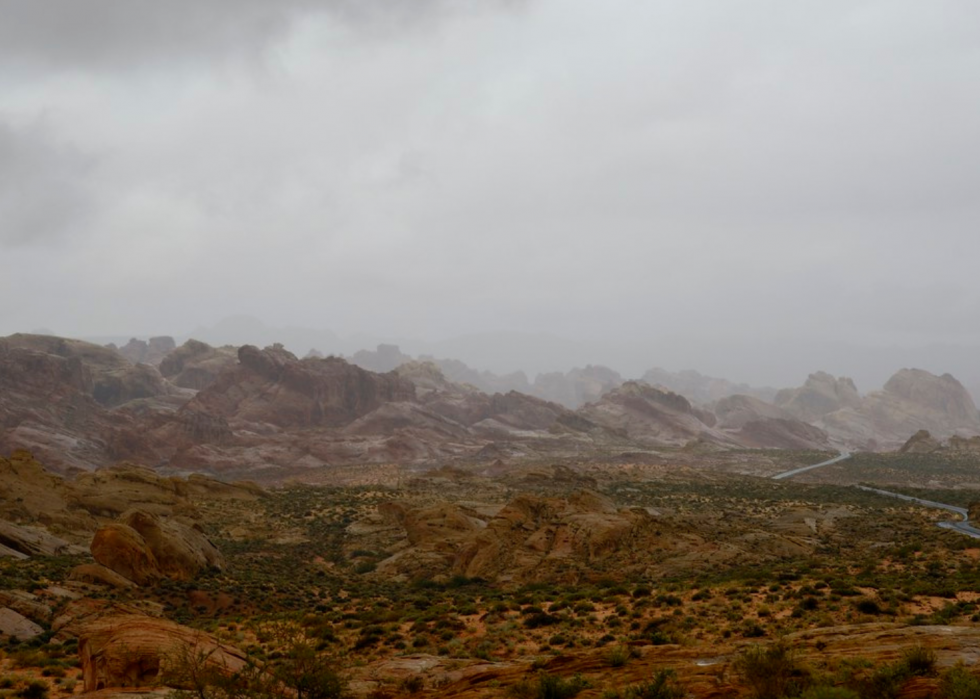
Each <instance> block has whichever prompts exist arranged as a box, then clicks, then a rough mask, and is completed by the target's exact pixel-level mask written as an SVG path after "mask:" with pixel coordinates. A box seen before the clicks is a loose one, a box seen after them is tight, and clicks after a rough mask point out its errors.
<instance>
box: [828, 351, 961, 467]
mask: <svg viewBox="0 0 980 699" xmlns="http://www.w3.org/2000/svg"><path fill="white" fill-rule="evenodd" d="M816 424H817V426H819V427H821V428H823V429H824V430H826V431H827V432H828V433H829V434H830V435H831V436H832V437H836V438H837V439H839V440H841V441H844V442H846V443H848V444H851V445H855V446H859V447H860V446H863V445H865V444H867V443H868V442H873V443H875V444H877V445H878V446H879V447H880V448H883V449H897V448H899V447H900V446H901V445H902V444H904V443H905V442H906V440H908V439H909V437H911V436H912V435H913V434H915V433H916V432H918V431H919V430H928V431H929V433H930V434H931V435H932V436H933V437H935V438H937V439H940V440H943V439H947V438H949V437H951V436H953V435H959V436H967V437H969V436H974V435H977V434H980V413H978V412H977V408H976V406H975V405H974V403H973V399H972V398H971V397H970V394H969V393H968V392H967V391H966V389H965V388H963V385H962V384H960V382H959V381H957V380H956V379H955V378H953V377H952V376H950V375H949V374H944V375H943V376H935V375H934V374H930V373H929V372H927V371H922V370H921V369H902V370H901V371H899V372H897V373H896V374H895V375H894V376H892V378H891V379H889V380H888V382H887V383H886V384H885V386H884V388H883V389H882V390H881V391H875V392H873V393H870V394H869V395H868V396H867V397H866V398H865V399H864V400H862V401H861V402H860V403H859V404H858V405H855V406H850V407H845V408H841V409H838V410H836V411H834V412H830V413H827V414H825V415H824V416H823V417H821V418H820V420H818V421H817V422H816Z"/></svg>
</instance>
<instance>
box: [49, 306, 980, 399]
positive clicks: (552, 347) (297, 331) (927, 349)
mask: <svg viewBox="0 0 980 699" xmlns="http://www.w3.org/2000/svg"><path fill="white" fill-rule="evenodd" d="M48 332H49V333H50V334H56V333H53V332H50V331H48ZM160 334H169V335H171V336H172V337H174V338H175V340H176V341H177V344H181V343H182V342H183V341H185V340H187V339H190V338H194V339H198V340H201V341H203V342H207V343H209V344H211V345H216V346H220V345H234V346H236V347H237V346H240V345H243V344H255V345H258V346H263V347H264V346H266V345H272V344H275V343H280V344H282V345H283V346H284V347H285V348H286V349H288V350H290V351H291V352H293V353H294V354H296V355H297V356H304V355H306V354H307V353H308V352H309V351H311V350H316V351H318V352H320V353H322V354H324V355H330V354H334V355H337V356H346V357H350V356H353V355H354V354H355V353H356V352H358V351H361V350H373V349H374V348H376V347H377V346H378V345H381V344H387V345H395V346H397V347H398V348H399V349H400V350H401V352H403V353H404V354H406V355H410V356H413V357H419V356H424V357H435V358H440V359H456V360H459V361H461V362H464V363H465V364H466V365H468V366H469V367H470V368H473V369H476V370H480V371H489V372H493V373H494V374H498V375H508V374H513V373H515V372H523V373H524V374H525V375H526V377H527V379H528V381H529V382H532V383H533V381H534V380H535V377H536V376H537V375H538V374H544V373H552V372H556V371H560V372H567V371H570V370H572V369H575V368H583V367H586V366H589V365H601V366H606V367H609V368H611V369H613V370H614V371H616V372H617V373H619V374H620V375H621V376H623V377H625V378H640V377H641V376H643V374H644V373H645V372H647V371H649V370H650V369H652V368H655V367H661V368H663V369H665V370H666V371H669V372H672V373H676V372H682V371H687V370H693V371H696V372H698V373H700V374H703V375H706V376H713V377H720V378H724V379H726V380H729V381H732V382H734V383H743V384H745V385H747V386H755V387H758V388H760V389H765V388H766V387H772V390H773V392H774V390H775V389H778V388H784V387H787V386H796V385H799V384H800V383H802V382H803V381H804V380H805V379H806V377H807V376H808V375H809V374H810V373H812V372H814V371H818V370H821V371H826V372H828V373H830V374H833V375H835V376H848V377H850V378H852V379H853V380H854V382H855V384H856V385H857V388H858V390H859V392H861V393H866V392H868V391H873V390H876V389H878V388H880V387H882V386H883V385H884V384H885V382H886V381H887V380H888V379H889V377H890V376H891V375H892V374H893V373H894V371H895V370H896V369H897V368H900V367H915V368H921V369H925V370H927V371H930V372H932V373H934V374H943V373H950V374H953V375H954V376H956V377H957V378H958V379H959V380H960V381H961V382H962V383H963V384H964V385H965V386H966V387H967V389H968V390H969V391H970V392H971V394H972V395H973V396H974V398H975V399H976V400H980V361H978V360H977V357H980V347H974V346H972V345H966V344H964V345H956V344H940V343H936V344H929V345H914V344H910V345H895V344H890V345H874V344H867V343H865V344H857V343H852V342H849V341H848V340H847V338H838V337H830V338H826V339H820V340H816V341H807V340H802V339H798V338H789V337H787V338H783V339H780V340H766V341H762V340H760V341H758V342H756V343H751V342H748V341H746V340H741V339H739V338H731V337H724V336H721V335H716V336H708V335H707V334H706V335H705V337H703V338H697V337H683V338H682V337H676V336H675V337H665V338H663V340H662V341H658V342H642V341H638V342H630V341H626V340H623V341H617V340H616V338H614V337H602V336H594V337H591V338H585V339H578V340H575V339H568V338H565V337H560V336H557V335H554V334H550V333H544V332H542V333H523V332H494V331H487V332H484V333H473V334H468V335H460V336H456V337H450V338H446V339H442V340H423V339H418V338H413V337H397V336H388V335H369V334H363V333H362V334H356V335H350V336H342V335H340V334H338V333H336V332H333V331H331V330H329V329H317V328H314V327H303V326H285V327H283V326H278V325H276V324H267V323H265V322H263V321H262V320H260V319H258V318H256V317H253V316H244V315H243V316H233V317H228V318H225V319H222V320H220V321H218V322H217V323H215V324H213V325H209V326H203V325H202V326H198V327H196V328H194V329H193V330H191V331H189V332H185V333H183V334H181V333H160ZM131 337H133V336H132V335H110V336H105V335H102V336H82V339H86V340H89V341H92V342H95V343H96V344H106V343H109V342H112V343H114V344H116V345H119V346H122V345H124V344H125V343H126V342H128V341H129V339H130V338H131ZM142 337H143V339H147V337H149V336H148V335H146V336H142ZM743 392H744V391H743Z"/></svg>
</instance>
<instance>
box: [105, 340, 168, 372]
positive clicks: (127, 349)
mask: <svg viewBox="0 0 980 699" xmlns="http://www.w3.org/2000/svg"><path fill="white" fill-rule="evenodd" d="M107 346H108V347H109V349H115V350H116V351H117V352H118V353H119V354H121V355H122V356H123V357H125V358H126V359H128V360H129V361H130V362H132V363H133V364H152V365H153V366H159V364H160V362H161V361H163V358H164V357H165V356H167V354H168V353H170V352H172V351H173V350H174V349H175V348H176V347H177V344H176V343H175V342H174V339H173V338H172V337H169V336H167V335H161V336H159V337H151V338H150V339H149V340H138V339H136V338H135V337H134V338H131V339H130V341H129V342H127V343H126V344H125V345H123V346H122V347H118V348H117V347H116V346H115V345H112V344H110V345H107Z"/></svg>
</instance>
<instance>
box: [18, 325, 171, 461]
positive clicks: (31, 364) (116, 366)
mask: <svg viewBox="0 0 980 699" xmlns="http://www.w3.org/2000/svg"><path fill="white" fill-rule="evenodd" d="M175 400H176V401H179V397H178V396H176V395H175V390H174V389H173V388H172V387H171V386H170V385H169V384H167V382H166V381H165V380H164V379H163V377H161V376H160V374H159V372H157V370H156V369H154V368H153V367H150V366H147V365H138V366H134V365H132V364H129V363H128V362H127V361H126V360H125V359H123V358H122V357H120V356H119V355H117V354H116V353H115V352H113V351H112V350H109V349H106V348H104V347H99V346H97V345H90V344H88V343H85V342H80V341H77V340H65V339H62V338H56V337H47V336H40V335H11V336H10V337H7V338H0V452H6V453H9V452H11V451H13V450H14V449H30V450H31V451H33V452H34V453H36V454H38V455H39V456H41V457H43V458H44V460H45V462H46V463H48V464H49V465H50V467H51V468H53V469H55V470H57V471H60V472H67V471H71V470H75V469H82V470H90V469H92V468H94V467H95V466H97V465H99V464H104V463H107V462H110V461H112V460H114V459H116V458H120V456H121V452H119V451H118V447H119V439H118V437H119V434H120V432H121V431H124V430H125V429H127V427H129V426H130V425H131V424H132V422H133V419H132V416H131V415H130V414H129V413H128V412H127V411H126V410H124V409H123V408H124V407H125V406H127V405H129V404H131V403H142V404H144V405H147V406H149V405H154V406H155V407H154V408H152V409H159V410H167V409H171V410H172V409H173V407H175V404H174V403H173V401H175Z"/></svg>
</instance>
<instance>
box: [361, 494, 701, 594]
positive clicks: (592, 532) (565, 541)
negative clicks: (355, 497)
mask: <svg viewBox="0 0 980 699" xmlns="http://www.w3.org/2000/svg"><path fill="white" fill-rule="evenodd" d="M379 515H380V517H381V519H382V520H383V521H385V522H387V523H388V524H389V525H393V526H398V527H400V528H401V529H402V530H403V531H404V535H405V543H404V544H403V545H398V546H396V547H395V548H394V553H393V555H392V556H391V557H390V558H388V559H386V560H384V561H382V562H381V563H380V564H379V565H378V574H380V575H385V576H387V575H396V576H402V577H404V578H431V577H433V576H438V575H444V576H446V575H453V574H456V575H465V576H468V577H479V578H484V579H487V580H493V581H496V582H500V583H510V582H527V581H531V580H544V579H548V580H563V581H565V582H571V581H575V580H578V579H581V578H588V577H590V576H598V575H601V574H603V573H604V572H606V573H608V571H609V570H611V569H614V568H615V569H618V570H623V569H626V568H628V567H637V566H641V565H645V564H647V563H649V560H650V556H651V554H653V553H654V552H655V551H657V550H658V549H659V550H667V549H671V548H673V547H674V546H675V545H676V544H678V543H680V542H681V541H682V540H683V537H666V536H665V534H666V533H667V532H669V531H670V530H671V527H670V526H669V525H667V524H666V523H664V522H661V521H659V520H657V519H656V518H655V517H654V516H652V515H651V514H649V513H648V512H647V511H646V510H642V509H636V508H626V509H619V508H617V507H616V506H615V505H614V504H613V503H612V501H610V500H609V499H608V498H606V497H605V496H603V495H600V494H598V493H595V492H592V491H579V492H576V493H574V494H572V495H570V496H568V497H567V498H545V497H538V496H534V495H529V494H525V495H520V496H518V497H516V498H515V499H513V500H511V501H510V502H509V503H508V504H507V505H505V506H504V507H503V508H500V509H499V510H498V511H497V512H496V514H488V513H487V512H485V511H479V510H477V509H474V508H470V507H467V506H463V505H459V504H448V503H447V504H439V505H435V506H432V507H426V508H421V509H414V508H410V507H407V506H405V505H402V504H398V503H388V504H385V505H382V506H380V507H379ZM641 551H642V552H644V554H643V555H641Z"/></svg>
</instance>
